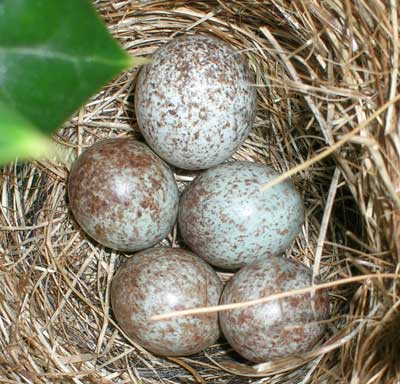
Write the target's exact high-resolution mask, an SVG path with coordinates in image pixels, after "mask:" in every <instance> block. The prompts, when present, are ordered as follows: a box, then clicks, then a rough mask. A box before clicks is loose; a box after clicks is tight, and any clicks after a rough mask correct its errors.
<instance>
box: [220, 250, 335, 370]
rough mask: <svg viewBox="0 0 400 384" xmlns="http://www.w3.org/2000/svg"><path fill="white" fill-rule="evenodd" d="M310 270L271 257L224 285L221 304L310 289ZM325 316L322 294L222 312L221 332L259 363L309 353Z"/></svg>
mask: <svg viewBox="0 0 400 384" xmlns="http://www.w3.org/2000/svg"><path fill="white" fill-rule="evenodd" d="M311 280H312V272H311V270H310V269H309V268H307V267H305V266H303V265H301V264H298V263H294V262H292V261H290V260H287V259H284V258H281V257H271V258H269V259H268V260H264V261H259V262H257V263H255V264H253V265H249V266H246V267H244V268H242V269H241V270H240V271H239V272H238V273H236V275H235V276H234V277H233V278H232V279H231V280H230V281H229V282H228V284H227V285H226V287H225V289H224V291H223V293H222V296H221V304H229V303H238V302H244V301H248V300H254V299H259V298H261V297H265V296H268V295H271V294H274V293H279V292H288V291H291V290H295V289H300V288H304V287H309V286H311ZM328 316H329V297H328V294H327V292H326V291H322V290H318V291H316V293H315V295H314V296H312V295H311V294H305V295H296V296H290V297H288V298H285V299H282V300H275V301H270V302H267V303H264V304H258V305H255V306H250V307H244V308H240V309H236V310H228V311H223V312H220V315H219V319H220V324H221V328H222V331H223V333H224V335H225V337H226V339H227V340H228V342H229V343H230V344H231V346H232V347H233V348H234V349H235V350H236V351H237V352H238V353H239V354H241V355H242V356H243V357H245V358H246V359H248V360H250V361H252V362H255V363H261V362H265V361H268V360H270V359H273V358H278V357H285V356H288V355H291V354H297V353H301V352H307V351H308V350H309V349H310V348H312V347H313V345H314V344H315V343H316V342H317V341H318V339H319V338H320V337H321V336H322V334H323V332H324V328H325V327H324V325H323V322H322V320H325V319H327V318H328Z"/></svg>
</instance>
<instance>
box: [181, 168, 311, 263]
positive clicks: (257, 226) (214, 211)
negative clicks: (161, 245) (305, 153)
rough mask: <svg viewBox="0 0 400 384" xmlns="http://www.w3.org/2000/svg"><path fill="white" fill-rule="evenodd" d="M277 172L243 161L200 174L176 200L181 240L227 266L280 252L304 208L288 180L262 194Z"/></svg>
mask: <svg viewBox="0 0 400 384" xmlns="http://www.w3.org/2000/svg"><path fill="white" fill-rule="evenodd" d="M277 175H278V174H277V173H276V172H275V171H273V169H271V168H270V167H267V166H265V165H262V164H255V163H251V162H245V161H235V162H231V163H227V164H222V165H219V166H217V167H214V168H212V169H209V170H207V171H205V172H204V173H202V174H200V175H199V176H198V177H197V178H196V179H195V180H194V181H193V182H192V183H191V184H190V185H189V186H188V188H187V189H186V190H185V192H184V193H183V195H182V197H181V199H180V205H179V219H178V220H179V227H180V230H181V234H182V237H183V239H184V240H185V242H186V244H187V245H188V246H189V247H190V248H191V249H192V250H193V251H194V252H195V253H196V254H198V255H199V256H201V257H203V258H204V259H205V260H206V261H207V262H209V263H210V264H212V265H215V266H218V267H221V268H226V269H238V268H240V267H242V266H244V265H247V264H251V263H253V262H255V261H257V260H261V259H265V258H268V257H269V256H270V255H278V254H280V253H282V252H284V251H285V249H286V248H287V247H289V245H290V244H291V243H292V241H293V240H294V238H295V237H296V236H297V235H298V233H299V231H300V228H301V225H302V223H303V220H304V208H303V201H302V199H301V196H300V194H299V193H298V192H297V191H296V189H295V187H294V185H293V183H292V182H291V181H289V180H286V181H284V182H282V183H280V184H278V185H276V186H275V187H273V188H271V189H270V190H267V191H265V192H261V190H260V189H261V187H262V186H263V185H264V184H267V183H268V182H269V181H271V180H272V179H273V178H274V177H276V176H277ZM283 191H285V193H283Z"/></svg>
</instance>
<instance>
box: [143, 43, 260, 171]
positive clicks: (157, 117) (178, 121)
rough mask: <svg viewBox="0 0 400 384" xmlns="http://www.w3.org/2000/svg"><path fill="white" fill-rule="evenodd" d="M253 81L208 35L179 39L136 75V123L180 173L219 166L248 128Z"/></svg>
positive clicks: (238, 60)
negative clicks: (178, 168)
mask: <svg viewBox="0 0 400 384" xmlns="http://www.w3.org/2000/svg"><path fill="white" fill-rule="evenodd" d="M255 106H256V89H255V87H254V76H253V75H252V73H251V72H250V69H249V68H248V66H247V64H246V62H245V61H244V60H243V58H242V57H241V55H240V53H239V52H237V51H235V50H234V49H233V48H232V47H231V46H229V45H228V44H226V43H225V42H223V41H221V40H218V39H215V38H213V37H210V36H201V35H195V36H183V37H180V38H176V39H173V40H172V41H170V42H169V43H167V44H165V45H164V46H162V47H161V48H159V49H158V50H157V51H156V52H155V53H154V55H153V57H152V62H151V63H150V64H147V65H145V66H144V67H143V68H142V70H141V71H140V74H139V77H138V80H137V84H136V93H135V108H136V117H137V122H138V125H139V127H140V130H141V131H142V133H143V136H144V137H145V139H146V141H147V143H148V144H149V145H150V146H151V147H152V149H153V150H154V151H155V152H156V153H157V154H158V155H159V156H161V157H162V158H163V159H164V160H166V161H167V162H169V163H170V164H173V165H175V166H177V167H180V168H184V169H204V168H209V167H212V166H214V165H217V164H220V163H222V162H223V161H224V160H226V159H228V158H229V157H230V156H232V155H233V153H234V152H235V151H236V150H237V149H238V147H239V146H240V145H241V144H242V142H243V141H244V140H245V139H246V137H247V136H248V134H249V131H250V129H251V127H252V125H253V120H254V116H255Z"/></svg>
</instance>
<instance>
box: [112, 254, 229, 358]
mask: <svg viewBox="0 0 400 384" xmlns="http://www.w3.org/2000/svg"><path fill="white" fill-rule="evenodd" d="M221 291H222V283H221V280H220V279H219V277H218V275H217V274H216V273H215V272H214V271H213V269H212V268H211V267H210V266H209V265H208V264H207V263H205V262H204V261H203V260H201V259H200V258H199V257H197V256H195V255H194V254H192V253H191V252H188V251H184V250H182V249H177V248H152V249H148V250H145V251H142V252H140V253H138V254H136V255H134V256H133V257H132V258H130V259H129V260H128V261H127V262H126V263H125V264H124V265H123V266H122V267H121V268H120V269H119V270H118V272H117V273H116V275H115V277H114V279H113V283H112V288H111V303H112V308H113V311H114V314H115V317H116V319H117V322H118V324H119V325H120V327H121V328H122V329H123V330H124V332H125V333H126V334H127V335H128V336H130V337H131V338H132V339H133V340H134V341H135V342H137V343H138V344H140V345H142V346H143V347H144V348H146V349H148V350H149V351H151V352H153V353H155V354H158V355H166V356H187V355H191V354H193V353H197V352H200V351H202V350H203V349H205V348H206V347H208V346H209V345H211V344H212V343H214V342H215V341H216V340H217V339H218V337H219V334H220V332H219V326H218V315H217V314H216V313H209V314H202V315H196V316H183V317H174V318H171V319H167V320H158V321H152V320H150V318H151V317H152V316H154V315H158V314H163V313H167V312H171V311H177V310H182V309H188V308H195V307H203V306H211V305H217V304H218V301H219V298H220V295H221Z"/></svg>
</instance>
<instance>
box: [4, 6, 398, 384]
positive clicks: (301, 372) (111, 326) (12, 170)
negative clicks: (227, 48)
mask: <svg viewBox="0 0 400 384" xmlns="http://www.w3.org/2000/svg"><path fill="white" fill-rule="evenodd" d="M95 5H96V7H97V9H98V11H99V12H100V14H101V16H102V17H103V19H104V20H105V21H106V23H107V25H108V28H109V30H110V31H111V33H112V34H113V35H114V36H115V37H116V38H117V39H118V40H119V41H120V43H121V44H122V46H123V47H124V48H126V49H127V50H128V51H129V53H131V54H132V55H136V56H147V55H149V54H151V53H152V52H153V51H154V50H155V49H156V48H157V47H159V46H160V45H162V44H164V43H166V42H167V41H169V40H170V39H172V38H174V37H175V36H179V35H182V34H195V33H196V34H198V33H202V34H209V35H213V36H216V37H218V38H219V39H222V40H224V41H226V42H227V43H229V44H231V45H232V46H234V47H235V48H236V49H238V50H240V51H241V52H242V54H243V56H244V57H245V58H246V59H247V60H248V62H249V65H250V67H251V68H252V70H253V71H254V72H255V74H256V84H255V86H256V87H257V92H258V104H257V117H256V120H255V124H254V128H253V129H252V131H251V134H250V136H249V138H248V139H247V140H246V141H245V143H244V144H243V145H242V146H241V148H240V149H239V151H238V152H237V153H236V154H235V155H234V159H241V160H249V161H255V162H259V163H265V164H268V165H271V166H272V167H273V168H275V169H277V170H278V171H280V172H282V173H284V172H285V175H287V176H290V177H291V178H292V180H293V181H294V183H295V184H296V186H297V188H298V190H299V191H300V192H301V194H302V195H303V197H304V201H305V205H306V220H305V224H304V226H303V228H302V231H301V234H300V236H299V237H298V238H297V239H296V241H295V243H294V244H293V246H292V247H291V248H290V249H289V250H288V251H287V252H286V257H288V258H291V259H296V260H298V261H300V262H302V263H303V264H305V265H307V266H309V267H311V268H312V270H313V274H314V276H319V278H320V279H321V281H322V282H323V284H325V285H326V286H327V287H329V294H330V297H331V312H330V313H331V314H330V319H329V320H328V321H327V332H326V334H325V335H324V337H323V339H321V340H320V341H319V343H318V344H317V345H316V346H315V348H314V349H313V350H312V351H310V352H308V353H306V354H304V355H299V356H292V357H287V358H283V359H278V360H274V361H269V362H265V363H263V364H259V365H250V364H248V363H247V362H246V361H244V360H242V359H241V358H240V357H239V356H238V355H236V354H235V353H234V352H233V351H232V350H231V348H230V347H229V345H227V343H226V342H225V341H224V340H223V339H221V340H219V341H218V343H217V344H215V345H213V346H211V347H209V348H208V349H207V350H205V351H204V352H202V353H199V354H197V355H194V356H191V357H187V358H162V357H157V356H153V355H152V354H150V353H149V352H147V351H145V350H143V349H142V348H141V347H140V346H139V345H136V344H134V343H133V342H131V341H129V340H128V338H126V337H125V336H124V335H123V333H122V332H121V330H120V329H119V328H118V326H117V324H116V323H115V319H114V317H113V314H112V311H111V309H110V299H109V291H110V283H111V280H112V276H113V274H114V271H115V270H116V268H117V267H118V265H119V263H120V262H121V261H122V260H123V259H124V258H125V257H126V256H129V255H125V254H123V253H119V252H113V251H111V250H109V249H105V248H103V247H101V246H99V245H98V244H96V243H95V242H93V241H92V240H90V239H89V238H88V237H87V236H85V234H84V233H83V232H82V231H81V230H80V228H79V227H78V226H77V225H76V223H75V222H74V221H73V219H72V216H71V213H70V211H69V209H68V204H67V200H66V180H67V177H68V164H67V165H65V164H59V163H57V162H50V161H37V162H31V163H14V164H10V165H7V166H5V167H3V169H2V171H1V212H0V225H1V231H0V255H1V259H0V260H1V272H0V279H1V280H0V281H1V284H0V298H1V300H0V345H1V353H0V362H1V364H0V377H1V378H2V379H1V381H2V382H4V383H14V382H16V383H19V382H21V383H58V382H60V383H66V382H74V383H191V382H197V383H206V382H207V383H231V384H233V383H252V382H255V383H277V384H278V383H299V382H301V383H335V382H338V383H345V382H348V383H350V382H351V383H360V384H363V383H385V384H386V383H392V382H393V383H394V382H397V379H399V372H398V367H399V365H398V362H397V359H398V356H399V352H400V343H399V340H398V339H399V335H400V334H399V332H398V324H400V317H399V312H398V307H399V303H400V301H399V299H400V297H399V292H398V291H399V289H398V275H397V273H398V269H399V267H400V262H399V259H400V258H399V248H400V243H399V240H398V239H399V238H400V237H399V227H398V218H399V213H398V209H399V208H400V198H399V195H398V190H399V187H400V184H399V181H400V171H399V169H400V167H399V155H400V141H399V136H398V132H397V130H398V129H399V120H398V119H399V115H398V104H396V102H397V101H398V100H399V94H398V81H399V80H398V67H399V46H398V44H399V40H398V32H399V31H398V9H396V2H394V1H393V2H390V4H389V2H388V1H386V2H384V1H380V0H375V1H366V0H354V1H339V0H333V1H329V2H328V1H322V0H311V1H303V0H301V1H290V0H274V1H271V2H266V1H261V0H260V1H256V0H240V1H239V0H233V1H225V0H217V1H179V0H177V1H172V0H171V1H132V0H129V1H125V0H121V1H116V0H114V1H111V0H98V1H95ZM84 38H90V37H87V36H85V37H84ZM136 74H137V70H136V69H135V70H132V71H128V72H125V73H123V74H122V75H121V76H120V77H118V78H117V79H115V80H114V81H113V82H112V83H110V84H108V85H107V86H106V87H104V88H103V90H102V91H101V92H100V93H99V94H98V95H96V97H94V98H93V99H92V100H90V101H89V102H88V103H87V104H86V105H85V106H84V107H83V108H82V109H81V110H80V111H79V112H78V113H77V114H76V115H75V116H74V117H73V118H71V119H70V121H68V122H67V123H66V124H65V125H64V126H63V127H62V129H60V130H59V131H58V132H57V134H56V136H55V140H56V141H57V142H58V143H59V145H60V146H61V147H62V148H63V149H64V151H65V153H66V154H67V156H66V158H68V159H69V163H72V161H73V160H74V158H75V157H76V156H77V155H78V154H79V153H81V152H82V150H84V149H85V148H86V147H88V146H90V145H91V144H93V143H94V142H96V141H98V140H100V139H102V138H108V137H127V136H129V137H137V138H140V134H139V131H138V127H137V124H136V120H135V111H134V102H133V94H134V92H133V91H134V87H135V80H136ZM175 174H176V178H177V180H178V182H179V185H180V187H181V189H182V188H184V186H185V185H186V184H187V183H188V182H190V181H191V180H192V179H193V177H194V176H195V175H196V173H195V172H187V171H181V170H175ZM163 244H164V245H172V246H174V247H179V246H182V240H181V238H180V236H179V232H178V231H177V229H176V228H175V229H174V230H173V232H172V233H171V234H170V235H169V237H168V238H167V239H166V240H164V241H163ZM230 276H231V275H230V274H228V273H221V277H222V278H223V279H224V280H225V281H226V280H228V279H229V278H230Z"/></svg>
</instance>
